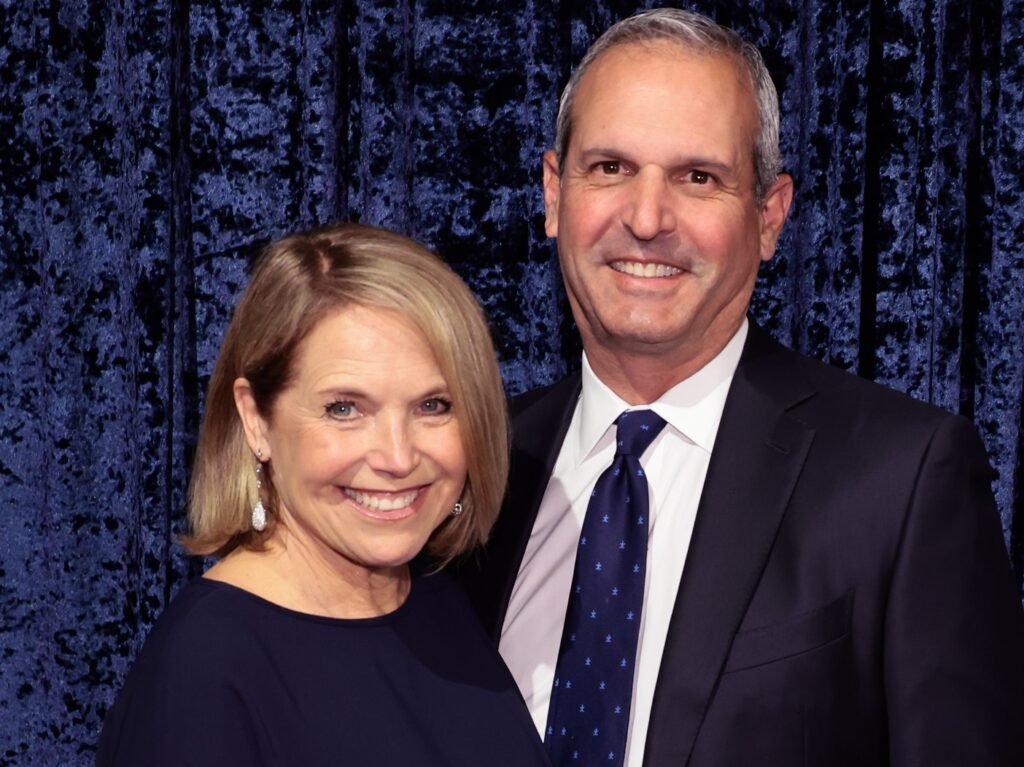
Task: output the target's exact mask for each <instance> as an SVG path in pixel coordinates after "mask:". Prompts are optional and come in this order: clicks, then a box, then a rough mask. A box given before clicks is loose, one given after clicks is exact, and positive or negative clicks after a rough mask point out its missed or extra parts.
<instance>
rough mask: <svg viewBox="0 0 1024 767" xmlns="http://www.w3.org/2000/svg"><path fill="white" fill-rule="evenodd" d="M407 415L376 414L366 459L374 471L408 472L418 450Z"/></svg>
mask: <svg viewBox="0 0 1024 767" xmlns="http://www.w3.org/2000/svg"><path fill="white" fill-rule="evenodd" d="M411 428H412V426H411V424H410V423H409V422H408V419H407V418H402V417H400V416H395V415H385V414H378V416H377V418H376V423H375V424H374V428H373V433H372V435H371V439H372V441H373V444H372V445H370V449H369V451H368V452H367V456H366V461H367V463H368V464H369V465H370V467H371V468H372V469H374V471H379V472H382V473H385V474H392V475H394V476H396V477H404V476H407V475H408V474H410V473H412V471H413V469H415V468H416V463H417V461H418V460H419V451H418V450H417V448H416V441H415V439H414V437H413V435H412V432H411Z"/></svg>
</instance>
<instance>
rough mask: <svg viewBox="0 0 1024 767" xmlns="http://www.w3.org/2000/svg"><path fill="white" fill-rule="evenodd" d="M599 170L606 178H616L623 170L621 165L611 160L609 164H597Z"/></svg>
mask: <svg viewBox="0 0 1024 767" xmlns="http://www.w3.org/2000/svg"><path fill="white" fill-rule="evenodd" d="M597 168H598V170H600V171H601V172H602V173H603V174H604V175H606V176H616V175H618V173H619V171H620V170H621V169H622V167H621V166H620V165H619V163H617V162H615V161H613V160H609V161H608V162H599V163H598V164H597Z"/></svg>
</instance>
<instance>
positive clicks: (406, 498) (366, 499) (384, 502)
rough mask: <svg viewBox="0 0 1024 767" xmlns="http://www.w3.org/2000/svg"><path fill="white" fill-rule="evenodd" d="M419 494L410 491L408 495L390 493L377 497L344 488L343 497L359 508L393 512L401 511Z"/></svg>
mask: <svg viewBox="0 0 1024 767" xmlns="http://www.w3.org/2000/svg"><path fill="white" fill-rule="evenodd" d="M419 494H420V491H419V490H410V491H409V492H408V493H402V494H401V495H392V494H391V493H388V494H386V495H378V494H376V493H363V492H360V491H359V490H353V489H352V488H349V487H346V488H345V495H347V496H348V497H349V498H351V499H352V500H353V501H355V502H356V503H358V504H359V505H360V506H365V507H366V508H368V509H373V510H374V511H394V510H395V509H403V508H405V507H406V506H408V505H409V504H410V503H412V502H413V501H415V500H416V496H417V495H419Z"/></svg>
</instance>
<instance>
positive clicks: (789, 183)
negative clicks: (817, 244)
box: [761, 173, 793, 261]
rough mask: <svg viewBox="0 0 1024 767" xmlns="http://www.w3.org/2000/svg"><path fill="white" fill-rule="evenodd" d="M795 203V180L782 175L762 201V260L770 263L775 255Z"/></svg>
mask: <svg viewBox="0 0 1024 767" xmlns="http://www.w3.org/2000/svg"><path fill="white" fill-rule="evenodd" d="M792 202H793V178H792V177H791V176H790V175H789V174H788V173H780V174H779V177H778V178H776V179H775V183H773V184H772V185H771V186H770V187H769V188H768V191H767V192H766V193H765V195H764V199H763V200H762V201H761V260H762V261H769V260H771V257H772V256H774V255H775V244H776V243H777V242H778V241H779V233H780V232H781V231H782V225H783V224H784V223H786V217H787V216H788V215H789V206H790V205H791V204H792Z"/></svg>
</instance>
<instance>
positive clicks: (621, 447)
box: [615, 410, 665, 458]
mask: <svg viewBox="0 0 1024 767" xmlns="http://www.w3.org/2000/svg"><path fill="white" fill-rule="evenodd" d="M615 425H616V427H617V430H616V433H615V455H634V456H636V457H637V458H639V457H640V456H641V455H643V452H644V450H646V449H647V447H648V445H650V444H651V442H652V441H654V438H655V437H657V436H658V433H659V432H660V431H661V430H662V429H663V428H664V427H665V422H664V421H663V420H662V419H661V416H659V415H658V414H657V413H655V412H654V411H653V410H627V411H626V412H625V413H623V414H622V415H620V416H619V417H618V418H616V419H615Z"/></svg>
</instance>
